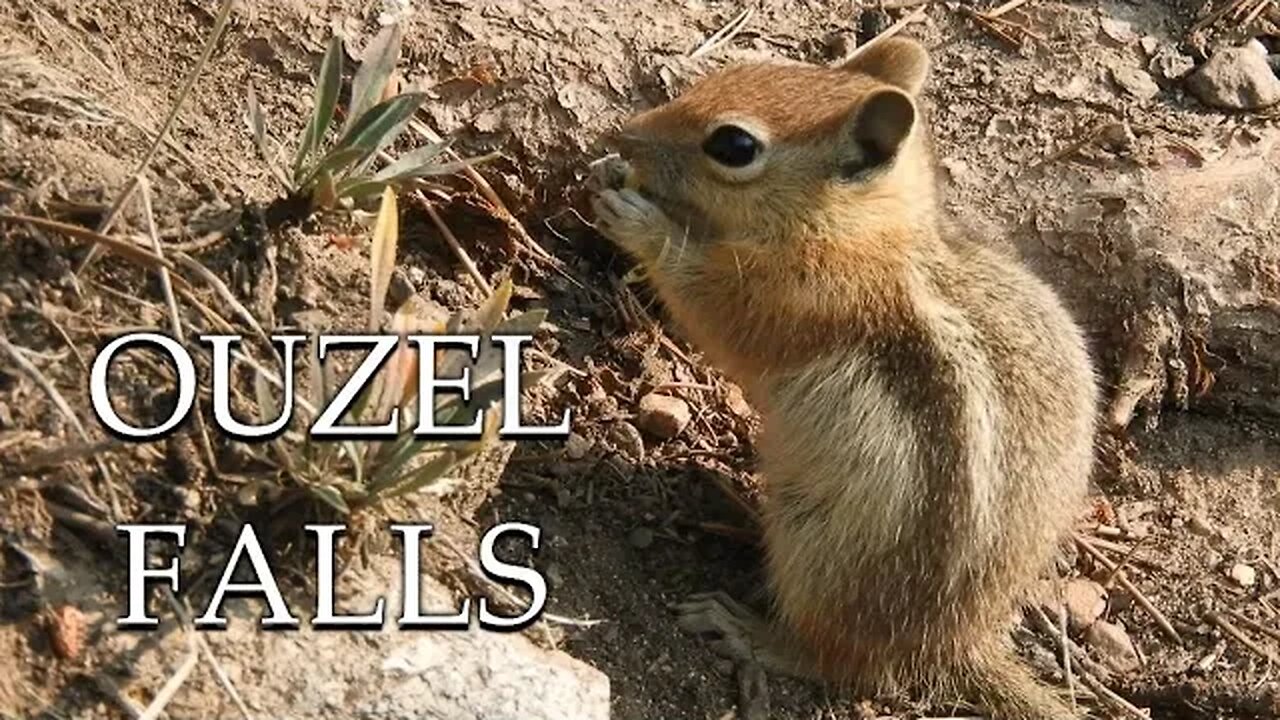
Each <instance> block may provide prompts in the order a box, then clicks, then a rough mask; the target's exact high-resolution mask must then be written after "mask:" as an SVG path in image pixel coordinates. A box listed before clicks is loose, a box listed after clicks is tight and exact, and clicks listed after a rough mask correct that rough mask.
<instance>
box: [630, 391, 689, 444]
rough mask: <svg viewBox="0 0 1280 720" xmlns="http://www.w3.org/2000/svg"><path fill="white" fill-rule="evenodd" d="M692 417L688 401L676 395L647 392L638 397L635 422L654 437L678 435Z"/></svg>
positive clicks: (669, 437)
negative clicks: (638, 404) (638, 409)
mask: <svg viewBox="0 0 1280 720" xmlns="http://www.w3.org/2000/svg"><path fill="white" fill-rule="evenodd" d="M692 419H693V414H692V413H691V412H690V411H689V403H687V402H685V401H684V400H681V399H680V398H678V397H672V396H670V395H661V394H659V393H649V394H648V395H645V396H644V397H642V398H640V413H639V415H638V416H637V417H636V423H637V424H638V425H639V426H640V428H641V429H642V430H645V431H646V432H649V433H651V434H652V435H654V436H655V437H658V438H661V439H663V440H670V439H671V438H673V437H675V436H677V435H679V434H680V433H681V431H683V430H684V428H685V426H686V425H688V424H689V421H690V420H692Z"/></svg>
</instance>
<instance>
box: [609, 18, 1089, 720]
mask: <svg viewBox="0 0 1280 720" xmlns="http://www.w3.org/2000/svg"><path fill="white" fill-rule="evenodd" d="M928 67H929V58H928V55H927V54H926V52H925V50H924V49H923V48H922V47H921V46H920V45H919V44H917V43H916V42H914V41H911V40H905V39H897V38H894V39H886V40H884V41H881V42H877V43H875V44H874V45H872V46H870V47H868V48H866V50H865V51H864V52H863V53H861V54H860V55H858V56H856V57H855V58H854V59H853V60H852V61H850V62H849V63H847V64H846V65H844V66H843V67H839V68H824V67H811V66H805V65H798V64H797V65H790V64H753V65H739V66H734V67H730V68H728V69H725V70H721V71H719V72H717V73H714V74H712V75H710V76H709V77H707V78H705V79H703V80H702V81H700V82H699V83H697V84H695V85H694V86H693V87H692V88H691V89H689V90H688V91H687V92H686V93H684V94H683V95H681V96H680V97H679V98H677V99H676V100H674V101H672V102H670V103H668V104H666V105H663V106H661V107H658V108H656V109H653V110H650V111H648V112H645V113H642V114H640V115H638V116H636V117H634V118H633V119H631V120H630V121H629V122H628V123H627V124H626V126H625V127H624V128H623V129H622V130H621V132H619V133H618V134H617V136H616V138H615V140H616V143H617V145H618V149H619V151H620V153H621V155H622V157H623V158H624V159H625V161H626V163H627V167H626V175H627V182H626V183H625V185H624V186H622V187H616V186H615V187H607V188H605V189H602V190H600V191H598V192H597V193H596V194H595V196H594V198H593V204H594V208H595V212H596V215H597V218H598V222H599V228H600V229H601V231H602V232H603V233H604V234H605V235H607V236H608V237H610V238H611V239H613V240H614V241H615V242H616V243H618V244H619V245H620V246H621V247H622V248H623V249H624V250H625V251H626V252H627V253H629V254H630V255H632V256H634V258H635V259H636V260H637V261H638V262H639V263H640V264H641V265H642V266H643V268H644V270H645V271H646V273H647V276H648V278H649V279H650V282H651V283H652V284H653V286H654V287H655V288H656V290H657V292H658V294H659V296H660V297H661V299H662V301H663V303H664V304H665V306H666V307H667V308H668V310H669V311H670V314H671V315H672V317H673V318H674V320H675V321H676V323H677V324H678V325H679V326H680V328H681V329H682V330H683V331H684V332H685V333H686V334H687V335H688V337H689V338H690V339H691V340H692V341H693V342H694V344H695V345H696V346H698V347H699V348H700V349H701V350H702V351H703V352H704V353H705V355H706V356H707V358H708V359H710V360H711V361H712V362H713V363H714V364H716V365H717V366H719V367H720V368H722V369H723V370H725V371H726V372H727V373H729V374H730V375H731V376H732V377H734V378H735V379H737V380H738V381H739V382H741V383H742V384H743V385H744V386H745V387H746V388H747V390H748V394H749V396H750V398H751V399H752V401H753V402H754V403H755V404H756V405H757V407H758V409H759V410H760V411H761V414H762V415H763V417H764V423H765V424H764V431H763V433H762V435H761V440H760V448H759V450H760V458H761V464H762V470H763V474H764V477H765V482H766V492H765V495H766V499H765V506H764V513H763V515H764V522H765V527H764V539H765V546H766V555H767V571H768V576H769V583H770V589H771V591H772V597H773V600H774V603H775V607H776V614H777V616H778V617H777V620H778V622H777V623H773V624H768V625H766V624H764V623H757V622H755V621H753V620H752V619H751V618H750V617H749V616H748V614H747V611H745V610H744V609H743V608H742V607H741V606H738V605H737V604H736V603H733V602H732V601H730V600H728V599H727V598H725V597H723V596H722V595H721V596H716V595H712V596H708V597H704V598H702V599H700V600H697V601H694V602H691V603H689V604H687V605H685V606H684V608H683V612H684V617H683V618H682V624H683V625H684V626H685V627H686V628H691V629H695V630H702V631H707V632H714V633H719V634H720V635H722V636H723V639H722V641H721V642H720V643H719V645H720V646H721V647H722V648H729V649H731V648H738V650H739V652H738V653H737V654H739V655H744V656H745V655H752V656H754V657H755V658H756V659H757V660H769V661H771V662H770V663H769V664H771V665H773V666H779V665H782V666H786V667H789V668H790V669H793V670H798V671H809V672H814V671H816V673H817V674H818V675H819V676H820V677H823V678H826V679H828V680H831V681H835V682H839V683H842V684H848V685H851V686H853V687H854V688H857V689H860V690H862V691H864V692H871V693H891V692H897V691H902V690H912V691H914V692H917V693H923V694H925V695H926V696H927V697H930V698H933V699H935V700H938V701H954V700H958V699H966V700H968V701H970V702H972V703H974V704H976V705H978V706H979V707H982V708H984V709H986V710H987V711H988V712H990V713H991V714H992V715H993V716H994V717H998V718H1016V719H1023V718H1026V719H1030V718H1035V719H1044V718H1055V719H1056V718H1069V717H1074V714H1073V711H1072V710H1071V709H1070V708H1069V707H1068V705H1067V704H1066V703H1065V702H1064V701H1063V699H1062V698H1061V697H1059V695H1058V693H1057V692H1055V691H1054V690H1052V689H1051V688H1049V687H1048V686H1046V685H1042V684H1040V683H1039V682H1038V681H1037V680H1036V679H1035V678H1034V676H1033V674H1032V673H1031V672H1030V670H1029V669H1028V668H1027V667H1025V666H1024V665H1023V664H1022V663H1020V662H1019V661H1018V659H1017V657H1016V655H1015V653H1014V651H1013V650H1012V648H1011V646H1010V643H1009V641H1008V634H1007V630H1008V626H1009V623H1010V622H1011V621H1012V620H1013V618H1014V617H1015V613H1016V611H1017V609H1018V607H1019V603H1020V602H1021V601H1022V600H1023V599H1024V598H1025V597H1026V596H1027V593H1028V590H1029V589H1030V588H1031V587H1032V586H1033V585H1034V584H1035V583H1036V581H1037V579H1038V577H1039V575H1040V573H1041V572H1042V571H1043V570H1044V569H1045V568H1046V566H1047V564H1048V563H1049V561H1050V560H1051V558H1052V554H1053V552H1054V550H1055V548H1056V546H1057V543H1058V541H1059V540H1060V539H1061V538H1062V535H1063V533H1064V532H1065V531H1066V530H1067V529H1068V527H1069V525H1070V523H1071V521H1072V520H1073V518H1074V516H1075V515H1076V513H1077V510H1078V509H1079V508H1080V507H1081V505H1082V502H1083V498H1084V494H1085V492H1086V484H1087V479H1088V476H1089V472H1090V469H1091V465H1092V439H1093V432H1094V416H1095V404H1096V394H1097V390H1096V384H1095V378H1094V375H1093V371H1092V368H1091V364H1090V360H1089V355H1088V352H1087V350H1086V346H1085V341H1084V339H1083V337H1082V334H1081V332H1080V330H1079V329H1078V328H1077V326H1076V324H1075V323H1074V322H1073V320H1072V318H1071V316H1070V314H1069V313H1068V312H1067V311H1066V310H1065V309H1064V307H1063V305H1062V304H1061V302H1060V301H1059V299H1058V298H1057V297H1056V296H1055V294H1054V293H1053V291H1052V290H1050V288H1049V287H1048V286H1046V285H1045V284H1044V283H1042V282H1041V281H1040V280H1038V279H1037V278H1036V277H1034V276H1033V275H1032V274H1031V273H1030V272H1029V271H1028V270H1026V269H1025V268H1024V267H1023V266H1022V265H1021V264H1020V263H1019V262H1018V261H1017V260H1015V259H1013V258H1011V257H1007V256H1006V255H1004V254H1002V253H1000V252H997V251H995V250H993V249H990V248H987V247H984V246H983V245H981V244H980V243H976V242H973V241H971V240H970V239H968V238H966V237H963V236H962V234H960V233H958V232H957V231H956V230H954V229H953V228H952V227H951V226H950V225H949V223H948V221H947V220H946V219H945V218H944V217H943V215H942V211H941V210H940V209H939V204H938V199H937V192H936V189H935V187H936V186H935V173H934V168H933V159H932V154H931V151H930V149H929V142H928V139H927V130H926V128H925V126H924V123H923V121H922V118H921V111H920V108H919V105H918V104H917V102H916V99H917V97H918V95H919V92H920V89H921V86H922V85H923V84H924V81H925V77H926V75H927V73H928ZM615 169H616V168H615Z"/></svg>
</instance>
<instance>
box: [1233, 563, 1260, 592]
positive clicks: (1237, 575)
mask: <svg viewBox="0 0 1280 720" xmlns="http://www.w3.org/2000/svg"><path fill="white" fill-rule="evenodd" d="M1229 574H1230V575H1231V579H1232V580H1234V581H1235V583H1236V584H1237V585H1239V586H1240V587H1242V588H1250V587H1253V585H1254V583H1256V582H1258V571H1257V570H1254V569H1253V568H1252V567H1250V566H1248V565H1245V564H1244V563H1236V564H1235V565H1232V566H1231V572H1230V573H1229Z"/></svg>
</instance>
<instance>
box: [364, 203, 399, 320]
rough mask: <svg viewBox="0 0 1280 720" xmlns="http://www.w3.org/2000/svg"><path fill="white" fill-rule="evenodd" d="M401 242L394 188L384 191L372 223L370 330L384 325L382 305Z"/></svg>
mask: <svg viewBox="0 0 1280 720" xmlns="http://www.w3.org/2000/svg"><path fill="white" fill-rule="evenodd" d="M399 241H400V213H399V210H397V208H396V193H395V191H394V190H392V189H391V188H389V187H388V188H386V189H385V190H383V191H382V206H381V208H379V210H378V221H377V223H375V224H374V226H373V246H372V248H371V249H370V251H369V258H370V262H371V265H372V267H371V268H370V283H371V284H370V288H369V331H370V332H373V331H376V330H377V329H378V328H379V327H380V326H381V325H382V308H383V306H384V305H385V304H386V301H387V290H388V288H390V287H391V273H392V271H394V270H395V267H396V249H397V247H396V246H397V245H398V244H399Z"/></svg>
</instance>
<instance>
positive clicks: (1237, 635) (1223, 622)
mask: <svg viewBox="0 0 1280 720" xmlns="http://www.w3.org/2000/svg"><path fill="white" fill-rule="evenodd" d="M1205 619H1206V620H1208V621H1209V622H1210V623H1213V624H1214V625H1216V626H1217V627H1218V629H1219V630H1221V631H1222V632H1224V633H1226V634H1227V636H1228V637H1230V638H1231V639H1232V640H1235V641H1236V642H1238V643H1240V644H1241V645H1243V646H1245V647H1246V648H1247V649H1248V650H1249V651H1250V652H1253V653H1254V654H1256V655H1257V656H1258V657H1261V658H1263V659H1265V660H1266V661H1267V662H1271V663H1275V662H1280V658H1277V657H1276V656H1275V655H1274V654H1273V653H1272V652H1270V651H1269V650H1266V649H1265V648H1263V647H1262V646H1261V645H1259V644H1258V643H1256V642H1254V641H1253V638H1251V637H1249V636H1248V635H1245V634H1244V633H1243V632H1242V631H1241V630H1240V628H1238V627H1236V626H1235V625H1233V624H1231V622H1230V621H1228V620H1227V619H1226V618H1224V617H1222V616H1221V615H1219V614H1218V613H1209V614H1208V615H1206V616H1205Z"/></svg>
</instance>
